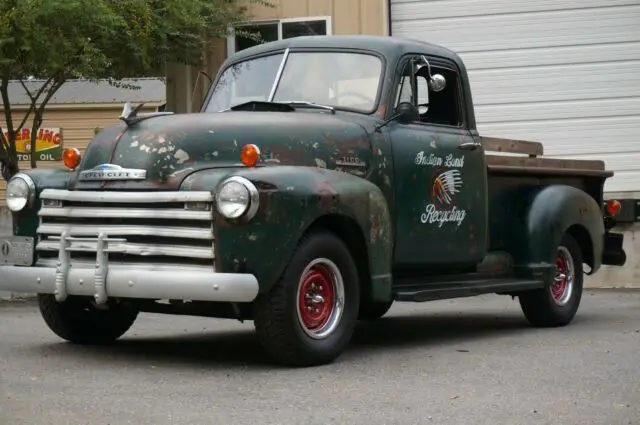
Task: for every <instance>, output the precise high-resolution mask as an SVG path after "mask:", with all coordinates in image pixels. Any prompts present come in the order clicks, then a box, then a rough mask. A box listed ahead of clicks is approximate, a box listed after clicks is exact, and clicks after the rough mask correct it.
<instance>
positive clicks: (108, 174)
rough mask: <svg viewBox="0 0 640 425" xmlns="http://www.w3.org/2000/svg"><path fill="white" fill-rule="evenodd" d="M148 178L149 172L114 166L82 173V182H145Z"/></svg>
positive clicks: (104, 165)
mask: <svg viewBox="0 0 640 425" xmlns="http://www.w3.org/2000/svg"><path fill="white" fill-rule="evenodd" d="M146 178H147V170H140V169H135V168H122V167H121V166H119V165H114V164H101V165H97V166H95V167H93V168H92V169H90V170H85V171H81V172H80V175H79V179H80V180H84V181H100V180H144V179H146Z"/></svg>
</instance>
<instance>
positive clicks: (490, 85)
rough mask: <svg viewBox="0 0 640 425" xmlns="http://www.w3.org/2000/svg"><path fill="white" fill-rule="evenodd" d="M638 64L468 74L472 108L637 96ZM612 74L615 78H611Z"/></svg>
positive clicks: (474, 72) (507, 70)
mask: <svg viewBox="0 0 640 425" xmlns="http://www.w3.org/2000/svg"><path fill="white" fill-rule="evenodd" d="M638 70H640V61H631V62H622V63H611V62H610V63H604V64H586V65H580V66H575V67H566V68H561V69H559V68H543V67H535V68H517V69H504V70H491V71H471V72H469V80H470V83H471V89H472V95H473V98H474V101H475V103H476V105H487V104H502V103H514V102H535V101H540V100H544V101H558V100H579V99H607V98H612V97H630V96H640V73H639V72H638ZM613 75H615V78H612V76H613Z"/></svg>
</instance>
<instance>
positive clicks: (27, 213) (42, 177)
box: [12, 168, 72, 236]
mask: <svg viewBox="0 0 640 425" xmlns="http://www.w3.org/2000/svg"><path fill="white" fill-rule="evenodd" d="M21 173H22V174H26V175H28V176H29V177H31V179H32V180H33V182H34V184H35V186H36V187H35V190H36V196H35V202H34V204H33V205H32V206H31V207H28V208H25V209H23V210H22V211H19V212H17V213H13V214H12V216H13V234H14V235H15V236H35V235H36V230H37V228H38V222H39V220H38V210H39V209H40V193H41V192H42V191H43V190H44V189H63V190H64V189H68V186H69V177H70V176H71V175H72V173H71V172H70V171H68V170H64V169H60V168H33V169H30V170H24V171H21Z"/></svg>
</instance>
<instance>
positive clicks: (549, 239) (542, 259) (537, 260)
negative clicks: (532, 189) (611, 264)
mask: <svg viewBox="0 0 640 425" xmlns="http://www.w3.org/2000/svg"><path fill="white" fill-rule="evenodd" d="M529 205H530V206H529V209H528V212H527V214H526V233H527V235H528V239H527V240H526V243H525V244H523V246H522V252H521V255H522V257H524V258H526V259H527V261H528V262H529V267H530V268H531V269H539V270H540V271H541V272H543V274H544V275H545V276H544V277H545V278H547V279H551V278H552V277H553V273H554V272H555V255H556V248H557V246H558V245H559V244H560V242H561V240H562V237H563V235H564V234H565V233H566V232H567V230H568V229H569V228H570V227H572V226H575V225H578V226H580V228H579V230H576V232H578V233H577V234H580V233H582V234H584V232H585V231H586V233H587V234H588V237H589V239H590V242H591V243H590V244H588V243H586V241H583V240H580V239H578V242H579V243H581V248H582V249H583V250H584V249H590V250H591V252H585V253H584V254H585V255H584V257H585V258H592V259H593V261H592V263H593V264H591V266H592V267H591V272H592V273H593V272H595V271H596V270H598V268H600V265H601V258H602V250H603V243H604V232H605V230H604V223H603V219H602V211H601V209H600V206H599V205H598V203H597V202H596V201H595V200H594V199H593V198H592V197H591V196H590V195H589V194H587V193H586V192H584V191H582V190H580V189H577V188H575V187H572V186H566V185H553V186H547V187H545V188H543V189H542V190H540V191H538V192H536V193H534V194H533V196H532V198H531V200H530V204H529ZM523 254H524V255H523ZM549 281H550V280H549Z"/></svg>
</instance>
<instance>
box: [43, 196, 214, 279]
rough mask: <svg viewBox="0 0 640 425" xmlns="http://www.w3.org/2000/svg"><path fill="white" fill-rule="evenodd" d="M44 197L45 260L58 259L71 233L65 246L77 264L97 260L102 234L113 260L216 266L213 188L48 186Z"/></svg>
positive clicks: (51, 262)
mask: <svg viewBox="0 0 640 425" xmlns="http://www.w3.org/2000/svg"><path fill="white" fill-rule="evenodd" d="M40 198H41V199H42V207H41V209H40V211H39V212H38V216H39V218H40V223H39V226H38V230H37V233H38V242H37V245H36V251H37V253H38V258H37V260H38V262H39V263H40V264H43V265H44V264H47V265H52V264H54V263H55V262H56V261H57V258H58V252H59V250H60V247H61V246H63V245H64V244H62V243H61V240H60V239H61V236H62V235H63V234H64V233H65V232H66V234H67V242H66V244H67V245H68V246H66V248H64V249H65V250H66V251H68V252H70V256H71V263H72V264H79V263H84V262H86V263H87V264H95V261H96V260H95V259H96V252H97V251H98V237H99V236H100V235H101V234H103V235H104V237H106V238H107V240H108V249H107V252H108V253H109V262H110V263H120V264H121V265H132V266H133V265H135V264H140V265H144V266H145V267H146V268H149V266H153V265H157V266H158V267H162V268H164V267H167V266H172V265H175V266H179V267H189V266H194V267H203V266H204V267H208V268H211V269H212V268H213V260H214V258H215V250H214V233H213V220H212V215H211V208H212V195H211V193H210V192H98V191H66V190H54V189H45V190H43V191H42V194H41V195H40ZM187 206H189V207H191V208H193V209H187Z"/></svg>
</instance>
